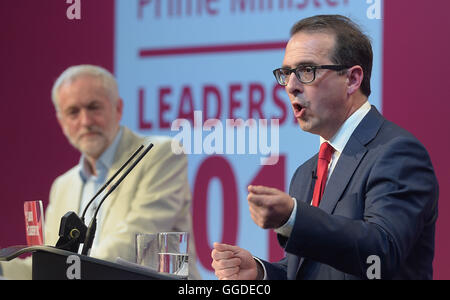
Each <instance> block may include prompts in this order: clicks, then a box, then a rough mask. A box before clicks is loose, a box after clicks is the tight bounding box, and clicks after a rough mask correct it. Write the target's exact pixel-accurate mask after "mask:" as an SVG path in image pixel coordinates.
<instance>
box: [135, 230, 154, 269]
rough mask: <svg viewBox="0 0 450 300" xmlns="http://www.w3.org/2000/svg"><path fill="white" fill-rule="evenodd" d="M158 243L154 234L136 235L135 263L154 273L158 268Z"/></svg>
mask: <svg viewBox="0 0 450 300" xmlns="http://www.w3.org/2000/svg"><path fill="white" fill-rule="evenodd" d="M158 253H159V242H158V234H156V233H154V234H153V233H138V234H136V263H137V264H139V265H141V266H146V267H149V268H151V269H153V270H155V271H157V270H158V266H159V257H158Z"/></svg>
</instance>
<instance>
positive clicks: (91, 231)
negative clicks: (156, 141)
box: [81, 143, 153, 255]
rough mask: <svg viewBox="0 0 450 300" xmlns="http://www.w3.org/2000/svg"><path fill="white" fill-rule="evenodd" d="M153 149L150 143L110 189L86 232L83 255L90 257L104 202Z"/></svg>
mask: <svg viewBox="0 0 450 300" xmlns="http://www.w3.org/2000/svg"><path fill="white" fill-rule="evenodd" d="M152 148H153V144H152V143H150V144H149V145H148V146H147V148H146V149H145V150H144V152H143V153H142V154H141V155H140V156H139V157H138V158H137V159H136V161H135V162H134V163H133V164H132V165H131V166H130V167H129V168H128V169H127V170H126V171H125V173H124V174H123V175H122V176H121V177H120V178H119V179H118V180H117V182H116V183H115V184H114V185H113V186H112V187H111V188H110V189H109V191H108V192H107V193H106V195H105V196H104V197H103V199H102V200H101V201H100V203H99V205H98V207H97V209H96V210H95V213H94V216H93V217H92V221H91V223H90V224H89V227H88V228H87V232H86V239H85V240H84V244H83V250H82V252H81V254H82V255H88V254H89V251H90V250H91V248H92V244H93V242H94V238H95V230H96V229H97V214H98V212H99V210H100V207H101V206H102V204H103V202H105V200H106V198H107V197H108V196H109V195H110V194H111V193H112V192H114V190H115V189H116V188H117V187H118V186H119V184H120V183H121V182H122V181H123V180H124V179H125V177H127V175H128V174H129V173H130V172H131V171H132V170H133V169H134V167H135V166H136V165H137V164H138V163H139V162H140V161H141V160H142V158H144V156H145V155H146V154H147V153H148V152H149V151H150V149H152Z"/></svg>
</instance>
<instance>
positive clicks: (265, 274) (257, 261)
mask: <svg viewBox="0 0 450 300" xmlns="http://www.w3.org/2000/svg"><path fill="white" fill-rule="evenodd" d="M253 259H254V260H256V263H259V264H260V265H261V266H262V268H263V272H264V277H263V279H262V280H267V271H266V267H265V266H264V264H263V263H262V261H261V260H260V259H259V258H257V257H255V256H253Z"/></svg>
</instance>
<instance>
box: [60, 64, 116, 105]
mask: <svg viewBox="0 0 450 300" xmlns="http://www.w3.org/2000/svg"><path fill="white" fill-rule="evenodd" d="M81 76H92V77H97V78H98V79H100V80H101V81H102V84H103V87H104V88H105V90H106V91H107V93H108V94H109V98H110V100H111V101H112V102H113V103H116V102H117V101H118V99H119V89H118V87H117V81H116V79H115V78H114V76H113V75H112V74H111V73H110V72H109V71H108V70H106V69H104V68H102V67H99V66H94V65H78V66H72V67H69V68H68V69H66V70H65V71H64V72H62V74H61V75H59V77H58V79H56V81H55V83H54V84H53V88H52V101H53V105H54V106H55V109H56V112H59V110H58V103H59V99H58V91H59V88H60V87H61V86H62V85H63V84H67V83H72V82H73V81H75V80H76V79H77V78H78V77H81Z"/></svg>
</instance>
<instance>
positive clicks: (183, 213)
mask: <svg viewBox="0 0 450 300" xmlns="http://www.w3.org/2000/svg"><path fill="white" fill-rule="evenodd" d="M145 140H149V141H150V142H151V143H153V144H154V147H153V148H152V149H151V150H150V152H148V153H147V155H146V156H145V157H144V158H143V159H142V160H141V162H140V163H139V164H138V165H137V166H136V167H135V168H134V169H133V170H132V171H131V173H130V174H129V175H128V176H127V177H126V178H125V179H124V180H123V182H122V183H121V184H120V185H119V186H118V188H117V189H116V190H115V191H114V192H113V193H111V194H110V196H109V197H108V198H107V200H106V201H105V202H104V204H103V206H102V207H101V211H102V213H101V215H102V217H101V222H102V224H101V226H100V230H99V231H98V232H97V233H96V238H98V243H97V246H94V247H92V249H91V253H90V256H92V257H96V258H99V259H104V260H110V261H113V262H114V261H115V260H116V258H118V257H121V258H123V259H125V260H128V261H132V262H133V261H134V260H135V257H136V250H135V235H136V233H157V232H163V231H166V232H169V231H187V232H190V239H189V248H190V249H189V251H190V253H189V274H190V275H189V278H190V279H200V275H199V273H198V270H197V267H196V251H195V245H194V236H193V232H192V217H191V194H190V190H189V184H188V178H187V158H186V156H184V155H175V154H173V152H172V149H171V142H172V140H171V139H170V138H167V137H147V138H142V137H139V136H137V135H135V134H134V133H133V132H131V131H130V130H129V129H128V128H126V127H124V130H123V135H122V138H121V140H120V143H119V146H118V148H117V152H116V154H115V158H114V163H113V165H112V167H111V169H110V170H109V173H108V176H107V178H110V177H111V175H112V174H114V173H115V172H116V171H117V170H118V169H119V168H120V166H121V165H122V164H123V163H125V161H126V160H127V159H128V158H129V157H130V156H131V155H132V154H133V152H134V151H135V150H136V149H137V148H138V147H139V146H140V145H141V144H144V143H145ZM82 184H83V183H82V181H81V178H80V175H79V172H78V168H77V167H74V168H72V169H71V170H69V171H68V172H66V173H65V174H63V175H62V176H60V177H58V178H57V179H56V180H55V181H54V183H53V185H52V188H51V191H50V200H49V205H48V207H47V210H46V214H45V244H46V245H50V246H55V245H56V242H57V240H58V232H59V225H60V221H61V217H62V216H63V215H64V214H65V213H67V212H69V211H74V212H78V211H79V207H80V201H81V190H82ZM1 266H2V269H3V276H4V277H6V278H10V279H31V259H30V258H29V259H24V260H20V259H15V260H13V261H11V262H6V263H2V264H1Z"/></svg>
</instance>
